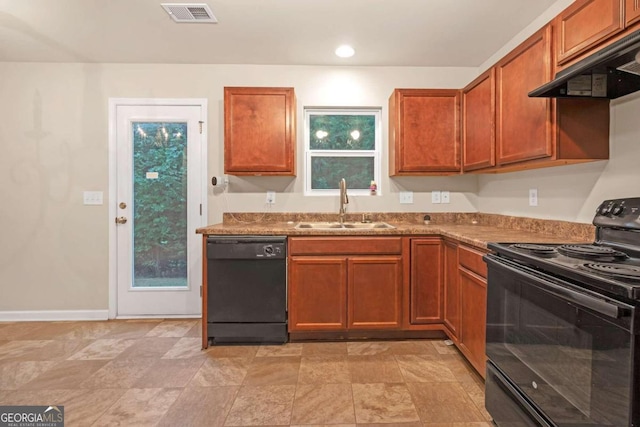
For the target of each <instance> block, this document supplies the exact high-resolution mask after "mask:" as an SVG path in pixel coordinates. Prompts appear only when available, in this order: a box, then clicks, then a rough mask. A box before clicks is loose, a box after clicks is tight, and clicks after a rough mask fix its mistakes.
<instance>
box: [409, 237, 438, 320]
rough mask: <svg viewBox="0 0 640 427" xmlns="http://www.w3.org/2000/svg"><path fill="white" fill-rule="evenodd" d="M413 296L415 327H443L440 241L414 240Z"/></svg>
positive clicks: (412, 313)
mask: <svg viewBox="0 0 640 427" xmlns="http://www.w3.org/2000/svg"><path fill="white" fill-rule="evenodd" d="M410 292H411V295H410V296H409V307H410V310H411V313H410V318H409V320H410V322H411V323H412V324H425V323H442V245H441V241H440V239H411V278H410Z"/></svg>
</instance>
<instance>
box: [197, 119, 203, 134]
mask: <svg viewBox="0 0 640 427" xmlns="http://www.w3.org/2000/svg"><path fill="white" fill-rule="evenodd" d="M203 124H204V122H203V121H202V120H200V121H199V122H198V125H199V126H200V135H202V125H203Z"/></svg>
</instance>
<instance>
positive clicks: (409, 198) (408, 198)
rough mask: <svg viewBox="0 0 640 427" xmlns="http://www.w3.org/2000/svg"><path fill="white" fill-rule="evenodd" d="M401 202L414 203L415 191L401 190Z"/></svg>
mask: <svg viewBox="0 0 640 427" xmlns="http://www.w3.org/2000/svg"><path fill="white" fill-rule="evenodd" d="M400 203H401V204H403V205H405V204H406V205H410V204H412V203H413V191H401V192H400Z"/></svg>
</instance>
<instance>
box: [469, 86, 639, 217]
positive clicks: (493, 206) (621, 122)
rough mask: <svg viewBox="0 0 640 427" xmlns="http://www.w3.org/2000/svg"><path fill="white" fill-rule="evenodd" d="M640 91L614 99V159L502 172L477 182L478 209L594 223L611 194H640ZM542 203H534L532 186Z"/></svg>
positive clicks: (611, 143) (612, 128)
mask: <svg viewBox="0 0 640 427" xmlns="http://www.w3.org/2000/svg"><path fill="white" fill-rule="evenodd" d="M639 111H640V92H637V93H635V94H632V95H628V96H626V97H624V98H621V99H618V100H614V101H612V102H611V131H610V146H609V147H610V148H609V149H610V153H609V160H606V161H600V162H593V163H586V164H581V165H572V166H562V167H554V168H547V169H538V170H531V171H525V172H514V173H505V174H501V175H482V176H480V178H479V181H478V190H479V191H478V204H477V207H478V210H479V211H480V212H487V213H500V214H508V215H516V216H529V217H534V218H552V219H561V220H567V221H576V222H584V223H590V222H591V220H592V219H593V215H594V212H595V209H596V207H597V206H598V205H599V204H600V203H601V202H602V201H603V200H606V199H612V198H619V197H640V121H639V120H638V119H639V118H640V115H639V114H638V112H639ZM530 188H537V189H538V202H539V206H537V207H530V206H529V189H530Z"/></svg>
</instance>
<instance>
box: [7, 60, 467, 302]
mask: <svg viewBox="0 0 640 427" xmlns="http://www.w3.org/2000/svg"><path fill="white" fill-rule="evenodd" d="M475 74H476V70H475V69H474V68H458V69H452V68H408V67H407V68H393V67H388V68H335V67H285V66H233V65H227V66H214V65H139V64H127V65H124V64H43V63H0V94H1V97H0V99H1V100H2V101H0V147H1V148H2V153H3V155H2V156H0V200H1V201H2V203H1V204H0V221H2V224H3V225H4V227H3V233H2V243H3V244H2V245H0V295H1V297H0V311H2V310H4V311H7V310H104V309H107V306H108V253H109V252H108V250H109V248H108V235H109V233H108V232H109V226H110V224H111V222H112V218H109V215H108V206H109V203H115V201H110V200H107V198H106V196H107V195H108V191H109V188H108V182H109V176H108V173H109V165H108V99H109V98H110V97H122V98H124V97H132V98H136V97H138V98H139V97H150V98H154V97H155V98H189V97H192V98H207V99H208V102H209V120H208V123H207V126H208V127H209V159H208V163H209V173H208V176H212V175H220V174H221V173H222V171H223V147H222V127H223V126H222V124H223V121H222V120H223V110H222V106H223V87H224V86H293V87H295V89H296V94H297V99H298V110H299V111H298V115H299V116H301V111H302V108H303V107H304V106H305V105H313V106H319V105H331V106H345V105H356V106H381V107H382V108H383V118H385V120H384V125H383V134H384V138H383V141H384V161H383V165H384V169H383V173H382V175H383V176H385V177H386V178H384V179H383V180H382V182H381V183H379V185H380V186H381V189H382V194H383V195H382V196H380V197H352V198H351V203H350V206H349V210H350V211H351V212H357V211H400V210H408V211H420V212H422V211H435V210H436V208H439V210H453V211H475V209H476V208H475V203H476V196H475V195H476V193H477V178H476V177H474V176H456V177H449V178H447V177H434V178H402V179H389V178H388V167H387V163H386V159H387V156H386V153H387V147H386V143H387V137H386V135H387V126H386V117H387V114H388V112H387V103H388V97H389V95H390V94H391V92H392V90H393V89H394V88H397V87H432V88H460V87H462V86H464V85H465V84H466V83H467V82H469V81H470V80H471V79H472V78H473V77H474V76H475ZM298 130H299V132H298V133H299V138H298V144H299V146H300V147H301V145H300V144H302V131H303V129H302V126H299V129H298ZM302 158H303V150H302V149H299V156H298V168H299V170H300V174H299V177H298V178H296V179H292V178H275V177H272V178H267V177H250V178H239V177H231V184H230V187H229V192H228V194H226V195H224V196H223V195H220V194H214V193H213V190H212V189H211V188H210V190H209V198H208V203H209V218H208V221H207V222H208V223H214V222H219V221H220V220H221V218H222V212H223V211H228V210H232V211H263V210H264V209H265V205H264V200H265V193H264V192H265V191H266V190H267V189H271V190H276V191H278V195H277V203H276V205H275V206H274V207H273V210H274V211H329V212H332V211H333V212H337V211H338V206H337V197H334V198H324V197H314V198H305V197H303V195H302V179H301V178H300V176H301V174H302ZM434 188H435V189H441V190H450V191H452V192H453V193H452V200H451V201H452V203H451V204H450V205H438V206H431V203H430V201H429V200H428V199H429V197H428V192H429V191H430V190H432V189H434ZM404 189H406V190H413V191H415V192H416V193H415V197H414V204H413V205H402V206H401V205H400V204H399V202H398V194H397V193H398V191H400V190H404ZM85 190H96V191H103V192H104V194H105V204H104V205H103V206H83V204H82V192H83V191H85Z"/></svg>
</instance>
